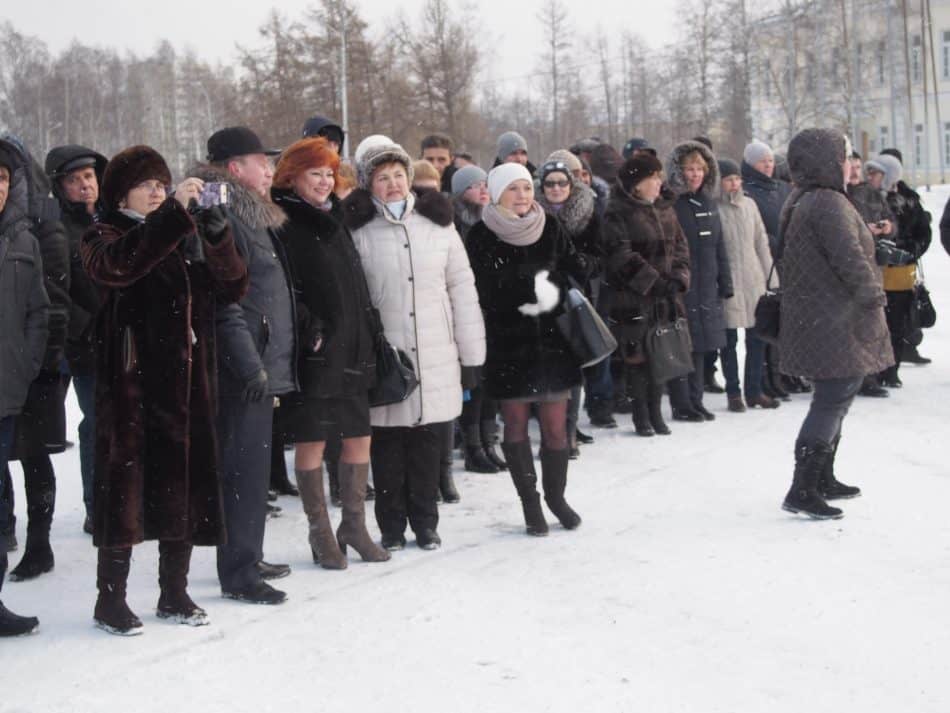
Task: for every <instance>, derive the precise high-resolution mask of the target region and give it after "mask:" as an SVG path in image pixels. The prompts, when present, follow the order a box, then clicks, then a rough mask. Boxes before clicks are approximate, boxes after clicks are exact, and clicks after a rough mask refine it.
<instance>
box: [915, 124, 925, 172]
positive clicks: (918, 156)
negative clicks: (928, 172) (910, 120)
mask: <svg viewBox="0 0 950 713" xmlns="http://www.w3.org/2000/svg"><path fill="white" fill-rule="evenodd" d="M914 165H915V166H917V167H920V166H923V165H924V125H923V124H917V125H916V126H914Z"/></svg>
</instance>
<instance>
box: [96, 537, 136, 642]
mask: <svg viewBox="0 0 950 713" xmlns="http://www.w3.org/2000/svg"><path fill="white" fill-rule="evenodd" d="M131 561H132V548H131V547H115V548H108V547H100V548H99V563H98V565H97V567H96V587H97V588H98V589H99V598H98V599H96V610H95V614H94V615H93V616H94V618H95V622H96V626H97V627H98V628H100V629H102V630H103V631H107V632H108V633H110V634H116V635H118V636H137V635H139V634H141V633H142V621H141V620H140V619H139V618H138V617H137V616H135V614H133V613H132V610H131V609H129V605H128V604H126V603H125V588H126V584H127V582H128V580H129V566H130V564H131Z"/></svg>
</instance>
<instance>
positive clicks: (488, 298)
mask: <svg viewBox="0 0 950 713" xmlns="http://www.w3.org/2000/svg"><path fill="white" fill-rule="evenodd" d="M468 254H469V261H470V263H471V265H472V272H474V273H475V286H476V288H477V289H478V300H479V303H480V304H481V307H482V312H483V313H484V315H485V339H486V342H487V348H488V350H487V356H486V358H485V368H484V376H485V388H486V389H487V391H488V394H489V395H490V396H491V397H492V398H496V399H516V398H522V397H527V396H535V395H542V394H548V393H556V392H559V391H566V390H568V389H571V388H573V387H575V386H578V385H579V384H580V383H581V370H580V364H579V363H578V361H577V359H576V358H575V357H574V355H573V353H572V352H571V350H570V347H569V346H568V344H567V342H566V341H565V340H564V338H563V337H562V336H561V333H560V332H559V331H558V328H557V325H556V324H555V321H554V318H555V316H556V315H557V314H558V313H559V312H560V311H561V310H560V307H558V308H556V309H555V310H554V311H552V312H548V313H545V314H541V315H539V316H538V317H529V316H526V315H523V314H521V312H519V311H518V307H520V306H521V305H523V304H526V303H534V302H536V301H537V297H536V295H535V292H534V276H535V275H536V274H537V273H538V272H539V271H541V270H548V271H549V272H550V276H549V279H550V280H551V281H552V282H554V283H555V284H557V285H558V286H559V287H560V288H561V291H562V294H563V292H564V291H565V290H566V288H567V287H568V283H569V281H568V279H567V277H568V275H571V276H572V277H574V278H575V279H577V280H583V278H584V275H585V273H586V266H585V264H584V261H583V258H582V257H581V256H580V255H578V253H577V252H576V251H575V250H574V246H573V245H572V243H571V241H570V239H569V238H568V237H567V235H566V233H565V232H564V230H563V229H562V228H561V226H560V225H559V224H558V222H557V220H555V219H554V218H553V217H552V216H550V215H548V216H546V220H545V225H544V231H543V232H542V233H541V237H540V238H539V239H538V241H537V242H535V243H534V244H533V245H529V246H527V247H516V246H514V245H509V244H508V243H506V242H504V241H502V240H501V239H500V238H498V236H497V235H495V233H493V232H492V231H491V230H489V228H488V226H486V225H485V223H484V222H481V221H480V222H478V223H476V224H475V225H474V226H473V227H472V229H471V231H470V232H469V234H468Z"/></svg>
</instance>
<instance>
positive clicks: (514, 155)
mask: <svg viewBox="0 0 950 713" xmlns="http://www.w3.org/2000/svg"><path fill="white" fill-rule="evenodd" d="M504 162H505V163H520V164H521V165H522V166H527V165H528V152H527V151H525V150H524V149H518V150H517V151H512V152H511V153H510V154H508V155H507V156H505V161H504Z"/></svg>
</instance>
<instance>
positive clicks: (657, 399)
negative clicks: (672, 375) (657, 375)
mask: <svg viewBox="0 0 950 713" xmlns="http://www.w3.org/2000/svg"><path fill="white" fill-rule="evenodd" d="M647 395H648V398H647V409H648V411H649V413H650V425H652V426H653V432H654V433H656V434H658V435H660V436H668V435H670V434H671V433H672V431H670V427H669V426H667V425H666V421H664V420H663V387H662V386H660V385H658V384H657V383H656V382H655V381H653V377H652V376H651V377H650V382H649V384H648V388H647Z"/></svg>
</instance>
